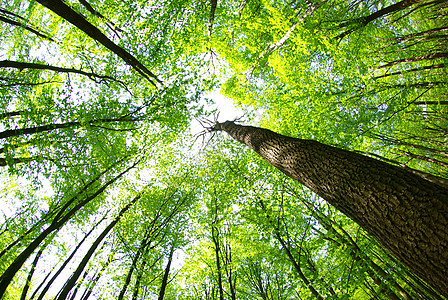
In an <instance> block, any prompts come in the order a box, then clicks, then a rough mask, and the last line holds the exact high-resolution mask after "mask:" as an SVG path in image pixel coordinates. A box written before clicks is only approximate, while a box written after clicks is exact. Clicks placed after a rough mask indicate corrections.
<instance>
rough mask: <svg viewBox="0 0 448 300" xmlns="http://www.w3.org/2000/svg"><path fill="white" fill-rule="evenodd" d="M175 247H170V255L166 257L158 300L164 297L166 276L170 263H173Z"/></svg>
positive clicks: (168, 272) (166, 283)
mask: <svg viewBox="0 0 448 300" xmlns="http://www.w3.org/2000/svg"><path fill="white" fill-rule="evenodd" d="M174 249H175V245H174V242H173V245H172V246H171V250H170V254H169V255H168V262H167V264H166V267H165V272H164V274H163V279H162V285H161V286H160V292H159V298H158V300H163V297H164V296H165V291H166V286H167V285H168V276H169V275H170V269H171V262H172V261H173V255H174Z"/></svg>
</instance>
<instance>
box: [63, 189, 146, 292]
mask: <svg viewBox="0 0 448 300" xmlns="http://www.w3.org/2000/svg"><path fill="white" fill-rule="evenodd" d="M141 196H142V195H141V194H139V195H137V196H136V197H135V198H134V199H133V200H132V201H131V202H129V203H128V204H127V205H126V206H125V207H123V208H122V209H121V210H120V212H119V213H118V216H117V217H115V219H114V220H113V221H112V222H111V223H110V224H109V226H107V227H106V228H105V229H104V230H103V232H102V233H101V234H100V235H99V236H98V238H97V239H96V240H95V242H94V243H93V244H92V246H91V247H90V248H89V250H88V251H87V253H86V255H84V257H83V259H82V261H81V262H80V263H79V265H78V267H77V268H76V270H75V271H74V272H73V274H72V276H70V278H69V279H68V280H67V283H66V285H65V287H64V288H63V290H62V291H61V293H60V294H59V295H58V297H57V298H56V299H57V300H65V299H66V298H67V296H68V293H69V292H70V291H71V290H72V289H73V287H74V286H75V283H76V281H77V280H78V278H79V276H80V275H81V273H82V271H83V270H84V268H85V266H86V265H87V263H88V262H89V260H90V258H91V257H92V255H93V253H94V252H95V250H96V248H98V246H99V244H100V243H101V242H102V240H103V239H104V238H105V237H106V235H107V234H108V233H109V232H110V231H111V230H112V228H114V227H115V225H116V224H117V223H118V221H120V219H121V217H122V216H123V215H124V214H125V213H126V211H128V209H129V208H130V207H131V206H132V205H133V204H134V203H135V202H137V200H138V199H140V197H141Z"/></svg>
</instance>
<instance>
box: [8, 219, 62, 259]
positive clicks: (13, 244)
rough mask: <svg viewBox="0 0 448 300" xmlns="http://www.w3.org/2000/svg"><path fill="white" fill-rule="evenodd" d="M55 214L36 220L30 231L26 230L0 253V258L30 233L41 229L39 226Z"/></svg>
mask: <svg viewBox="0 0 448 300" xmlns="http://www.w3.org/2000/svg"><path fill="white" fill-rule="evenodd" d="M54 214H55V212H51V213H48V214H46V215H45V216H44V217H43V218H42V219H40V220H38V221H37V222H36V223H35V224H33V225H32V226H31V227H30V229H28V230H27V231H26V232H25V233H24V234H22V235H21V236H19V237H18V238H17V239H16V240H15V241H14V242H12V243H10V244H9V245H8V246H7V247H6V248H5V249H3V250H2V252H0V258H2V257H3V255H5V254H6V253H7V252H8V251H9V250H11V249H12V248H13V247H14V246H16V245H17V244H19V243H20V242H21V241H23V239H24V238H25V237H26V236H27V235H29V234H30V233H31V232H33V231H34V230H36V229H38V228H41V226H42V225H43V224H44V223H45V222H46V221H47V220H49V219H50V218H51V217H52V216H53V215H54Z"/></svg>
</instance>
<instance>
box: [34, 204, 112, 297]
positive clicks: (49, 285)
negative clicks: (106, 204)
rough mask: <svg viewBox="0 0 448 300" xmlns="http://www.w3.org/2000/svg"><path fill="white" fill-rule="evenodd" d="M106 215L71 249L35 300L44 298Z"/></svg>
mask: <svg viewBox="0 0 448 300" xmlns="http://www.w3.org/2000/svg"><path fill="white" fill-rule="evenodd" d="M106 216H107V213H106V214H105V215H104V217H103V218H102V219H101V220H100V221H99V222H97V223H96V224H95V225H94V226H92V228H91V229H90V231H89V232H88V233H87V234H86V235H85V236H84V237H83V238H82V240H81V241H80V242H79V243H78V245H76V247H75V249H73V251H72V253H70V255H69V256H68V257H67V259H66V260H65V261H64V263H63V264H62V265H61V266H60V267H59V269H58V270H57V271H56V273H55V274H54V275H53V276H52V277H51V279H50V280H49V281H48V283H47V284H46V285H45V287H44V289H43V290H42V292H41V293H40V294H39V297H38V298H37V300H42V299H43V298H44V296H45V294H46V293H47V291H48V290H49V289H50V287H51V285H52V284H53V282H54V281H55V280H56V278H57V277H58V276H59V274H61V272H62V271H63V270H64V268H65V267H66V266H67V265H68V263H69V262H70V261H71V260H72V258H73V257H74V256H75V254H76V252H77V251H78V250H79V248H80V247H81V246H82V244H83V243H84V242H85V240H86V239H87V238H88V237H89V236H90V234H91V233H92V232H93V231H94V230H95V228H96V227H97V226H98V225H99V224H100V223H101V222H103V220H104V219H105V218H106Z"/></svg>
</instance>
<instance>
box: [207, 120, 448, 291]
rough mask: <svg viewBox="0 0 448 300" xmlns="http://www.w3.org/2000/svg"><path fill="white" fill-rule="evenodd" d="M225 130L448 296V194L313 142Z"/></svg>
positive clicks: (230, 125)
mask: <svg viewBox="0 0 448 300" xmlns="http://www.w3.org/2000/svg"><path fill="white" fill-rule="evenodd" d="M211 130H214V131H219V130H223V131H225V132H227V133H228V134H229V135H230V136H231V137H233V138H234V139H236V140H237V141H239V142H241V143H243V144H245V145H247V146H249V147H250V148H252V149H253V150H254V151H256V152H257V153H258V154H259V155H261V156H262V157H263V158H264V159H265V160H266V161H268V162H269V163H270V164H272V165H273V166H274V167H276V168H277V169H279V170H280V171H282V172H283V173H285V174H286V175H287V176H289V177H291V178H293V179H294V180H297V181H299V182H301V183H302V184H304V185H305V186H307V187H308V188H310V189H311V190H312V191H314V192H315V193H316V194H318V195H319V196H321V197H322V198H324V199H325V200H327V201H328V202H329V203H330V204H332V205H333V206H335V207H336V208H337V209H338V210H339V211H341V212H342V213H344V214H345V215H347V216H348V217H349V218H351V219H352V220H354V221H355V222H356V223H358V224H359V225H360V226H361V227H362V228H364V229H365V230H366V231H367V232H369V233H370V234H371V235H372V236H373V237H375V238H376V239H377V240H378V241H379V242H380V243H381V244H382V245H383V246H384V247H385V248H386V249H388V250H389V251H390V252H391V253H392V254H393V255H394V256H395V257H396V258H397V259H398V260H399V261H401V262H402V263H403V264H404V265H406V266H407V267H408V268H409V269H411V270H412V271H414V272H416V273H417V274H418V275H419V276H420V277H421V278H423V279H424V280H425V281H427V282H428V283H429V284H431V285H432V286H433V287H434V288H435V289H436V290H438V291H439V292H440V293H441V294H443V295H445V296H448V286H447V285H446V278H448V190H447V189H445V188H443V187H441V186H438V185H436V184H434V183H431V182H429V181H427V180H425V179H423V178H421V177H419V176H417V175H415V174H412V173H410V172H407V171H406V170H403V169H401V168H398V167H396V166H393V165H389V164H387V163H384V162H381V161H378V160H375V159H373V158H370V157H366V156H363V155H360V154H357V153H354V152H350V151H347V150H343V149H339V148H336V147H332V146H328V145H325V144H322V143H319V142H317V141H313V140H302V139H297V138H292V137H288V136H284V135H280V134H277V133H275V132H273V131H271V130H268V129H262V128H257V127H252V126H241V125H236V124H235V123H234V122H231V121H227V122H224V123H216V124H215V126H214V127H213V128H212V129H211Z"/></svg>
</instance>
